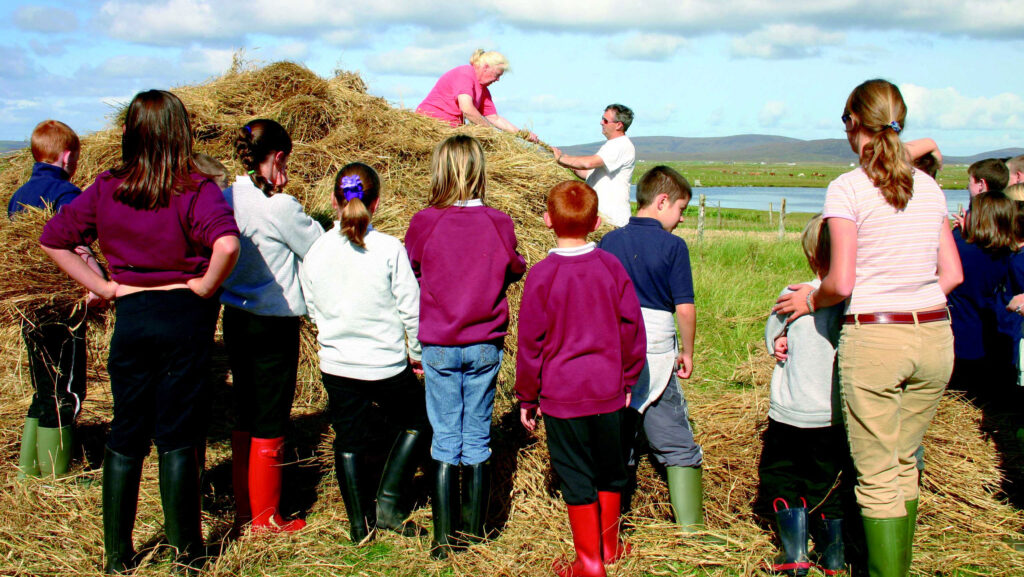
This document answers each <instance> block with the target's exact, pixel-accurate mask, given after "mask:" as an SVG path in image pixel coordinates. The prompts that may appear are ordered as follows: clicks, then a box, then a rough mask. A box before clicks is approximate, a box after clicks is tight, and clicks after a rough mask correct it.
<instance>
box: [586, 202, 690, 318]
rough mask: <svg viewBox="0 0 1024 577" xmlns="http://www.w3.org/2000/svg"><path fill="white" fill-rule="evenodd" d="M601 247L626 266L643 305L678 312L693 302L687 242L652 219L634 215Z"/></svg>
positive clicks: (605, 239)
mask: <svg viewBox="0 0 1024 577" xmlns="http://www.w3.org/2000/svg"><path fill="white" fill-rule="evenodd" d="M598 247H599V248H601V249H602V250H606V251H608V252H610V253H612V254H613V255H615V256H616V258H618V259H619V261H620V262H621V263H622V266H624V267H626V272H627V273H628V274H629V278H630V280H632V281H633V286H634V287H636V296H637V297H638V298H639V299H640V306H641V307H644V308H648V309H656V310H662V311H669V312H675V310H676V305H681V304H691V303H693V275H692V273H691V272H690V250H689V249H688V248H687V247H686V241H685V240H683V239H682V238H680V237H678V236H676V235H674V234H672V233H670V232H667V231H666V230H665V229H663V228H661V223H660V222H658V221H657V220H655V219H653V218H646V217H639V216H633V217H630V219H629V223H628V224H626V226H624V227H622V228H619V229H616V230H613V231H611V232H609V233H608V234H606V235H604V237H603V238H602V239H601V242H600V243H598Z"/></svg>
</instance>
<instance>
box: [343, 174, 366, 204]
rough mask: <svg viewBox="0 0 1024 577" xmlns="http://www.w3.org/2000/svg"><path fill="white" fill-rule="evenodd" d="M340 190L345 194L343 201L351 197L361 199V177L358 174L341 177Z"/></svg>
mask: <svg viewBox="0 0 1024 577" xmlns="http://www.w3.org/2000/svg"><path fill="white" fill-rule="evenodd" d="M341 192H342V194H344V195H345V202H348V201H350V200H352V199H353V198H358V199H359V200H362V199H363V179H361V178H359V175H356V174H353V175H352V176H343V177H341Z"/></svg>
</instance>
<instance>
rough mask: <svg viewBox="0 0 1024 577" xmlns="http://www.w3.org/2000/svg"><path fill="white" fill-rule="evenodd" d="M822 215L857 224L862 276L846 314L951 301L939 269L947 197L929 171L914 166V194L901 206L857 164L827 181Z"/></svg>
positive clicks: (900, 308)
mask: <svg viewBox="0 0 1024 577" xmlns="http://www.w3.org/2000/svg"><path fill="white" fill-rule="evenodd" d="M822 216H823V217H824V218H844V219H846V220H852V221H853V222H854V223H856V224H857V265H856V266H857V269H856V274H857V276H856V282H855V284H854V287H853V295H851V296H850V303H849V306H848V307H847V309H846V312H847V314H862V313H881V312H900V311H914V310H921V309H927V308H930V307H934V306H938V305H944V304H946V295H944V294H943V293H942V289H941V288H940V287H939V274H938V268H937V265H938V258H939V256H938V255H939V227H940V226H944V225H946V224H947V223H946V196H945V195H944V194H943V193H942V189H941V188H939V185H938V184H936V183H935V181H934V180H932V178H931V177H930V176H928V175H927V174H925V173H923V172H921V171H919V170H915V171H914V195H913V197H912V198H911V199H910V202H908V203H907V207H906V208H905V209H904V210H901V211H897V210H896V209H894V208H893V207H892V206H891V205H890V204H888V203H887V202H885V198H884V197H883V196H882V193H881V192H880V191H879V190H878V189H877V188H875V185H874V184H872V182H871V179H870V178H868V176H867V174H865V173H864V170H863V169H862V168H857V169H856V170H852V171H850V172H847V173H846V174H843V175H842V176H840V177H839V178H837V179H835V180H833V181H832V183H831V184H829V185H828V192H826V193H825V208H824V210H823V211H822Z"/></svg>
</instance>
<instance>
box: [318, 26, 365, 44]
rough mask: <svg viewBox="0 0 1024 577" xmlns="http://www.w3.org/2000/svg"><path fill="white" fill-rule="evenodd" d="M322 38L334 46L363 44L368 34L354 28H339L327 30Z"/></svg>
mask: <svg viewBox="0 0 1024 577" xmlns="http://www.w3.org/2000/svg"><path fill="white" fill-rule="evenodd" d="M320 39H321V40H323V41H324V42H326V43H328V44H330V45H332V46H363V45H365V44H366V36H365V35H363V34H360V32H359V30H356V29H353V28H339V29H336V30H331V31H329V32H325V33H324V34H322V35H321V36H320Z"/></svg>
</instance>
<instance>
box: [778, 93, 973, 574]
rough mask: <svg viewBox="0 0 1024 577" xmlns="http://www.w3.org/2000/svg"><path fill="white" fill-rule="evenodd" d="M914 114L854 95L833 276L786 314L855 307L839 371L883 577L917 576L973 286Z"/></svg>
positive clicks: (895, 98)
mask: <svg viewBox="0 0 1024 577" xmlns="http://www.w3.org/2000/svg"><path fill="white" fill-rule="evenodd" d="M906 112H907V108H906V105H905V104H904V102H903V97H902V95H901V94H900V91H899V89H898V88H897V87H896V86H894V85H893V84H890V83H889V82H886V81H884V80H869V81H867V82H865V83H863V84H861V85H860V86H858V87H857V88H855V89H854V90H853V92H852V93H851V94H850V97H849V99H847V102H846V108H845V109H844V110H843V117H842V120H843V123H844V124H845V126H846V136H847V139H848V140H849V141H850V146H851V148H853V151H854V152H856V153H857V154H858V155H859V156H860V168H857V169H856V170H853V171H851V172H848V173H846V174H844V175H842V176H840V177H839V178H837V179H836V180H834V181H832V183H831V184H830V185H829V188H828V192H827V193H826V196H825V209H824V211H823V216H824V218H825V219H827V220H826V222H827V223H828V228H829V233H830V234H831V237H832V266H831V269H830V270H829V273H828V274H827V275H826V276H825V278H823V279H822V282H821V287H820V288H819V289H817V290H812V288H811V287H810V286H808V285H800V286H798V287H793V288H794V289H797V290H796V291H795V292H793V293H790V294H788V295H785V296H783V297H781V298H780V299H779V301H778V304H777V305H776V307H775V310H776V311H777V312H783V313H793V315H794V317H796V316H799V315H803V314H806V313H807V312H809V311H811V312H813V311H814V310H816V309H818V308H823V307H827V306H831V305H834V304H836V303H839V302H842V301H843V300H845V299H849V302H848V304H847V310H846V313H847V314H846V316H845V318H844V324H843V329H842V333H841V336H840V339H839V362H838V367H839V379H840V386H841V388H842V398H843V413H844V417H845V421H846V430H847V435H848V437H849V441H850V449H851V452H852V453H853V460H854V464H855V466H856V468H857V481H858V486H857V489H856V493H857V502H858V504H859V505H860V508H861V512H862V515H863V519H864V531H865V535H866V538H867V545H868V571H869V573H870V575H872V576H883V575H884V576H890V575H891V576H902V575H906V574H907V573H908V571H909V568H910V559H911V545H912V542H913V534H914V526H915V523H916V520H917V499H918V488H917V483H918V471H917V467H916V459H915V456H914V452H915V451H916V450H917V448H918V447H919V446H920V444H921V439H922V438H923V437H924V433H925V430H926V429H927V428H928V425H929V423H930V422H931V420H932V417H933V416H934V415H935V411H936V409H937V407H938V404H939V399H940V398H941V397H942V393H943V391H944V390H945V388H946V384H947V383H948V382H949V377H950V374H951V372H952V370H953V334H952V331H951V330H950V322H949V313H948V311H947V310H946V295H947V294H948V293H949V292H950V291H951V290H952V289H953V288H954V287H955V286H956V285H958V284H960V282H961V281H962V280H963V273H962V270H961V268H960V261H959V258H958V256H957V250H956V245H955V244H954V241H953V235H952V234H951V232H950V227H949V222H948V220H947V218H946V202H945V197H944V195H943V194H942V190H941V189H939V187H938V185H937V184H935V181H934V180H933V179H932V178H931V177H929V176H928V175H926V174H924V173H923V172H920V171H915V170H914V169H913V167H912V166H911V165H910V162H909V161H908V155H907V152H906V150H905V147H904V145H903V143H902V141H901V140H900V137H899V133H900V131H901V130H902V128H903V125H904V120H905V118H906ZM794 450H799V448H794Z"/></svg>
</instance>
